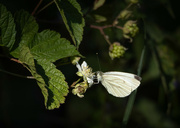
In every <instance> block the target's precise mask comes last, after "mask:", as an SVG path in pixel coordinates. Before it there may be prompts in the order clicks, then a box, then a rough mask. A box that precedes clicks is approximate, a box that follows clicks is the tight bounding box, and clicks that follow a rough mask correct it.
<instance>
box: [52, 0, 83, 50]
mask: <svg viewBox="0 0 180 128" xmlns="http://www.w3.org/2000/svg"><path fill="white" fill-rule="evenodd" d="M54 2H55V3H56V6H57V8H58V10H59V12H60V13H61V16H62V18H63V21H64V23H65V25H66V28H67V30H68V31H69V33H70V36H71V38H72V40H73V42H74V44H75V45H76V46H77V48H78V46H79V45H80V43H81V41H82V35H83V27H84V25H85V23H84V18H83V16H82V12H81V7H80V5H79V4H78V3H77V2H76V0H54Z"/></svg>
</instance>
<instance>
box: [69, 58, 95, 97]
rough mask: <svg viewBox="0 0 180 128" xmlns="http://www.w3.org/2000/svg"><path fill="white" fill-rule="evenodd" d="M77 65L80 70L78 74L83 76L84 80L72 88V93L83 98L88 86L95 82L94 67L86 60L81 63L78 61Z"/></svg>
mask: <svg viewBox="0 0 180 128" xmlns="http://www.w3.org/2000/svg"><path fill="white" fill-rule="evenodd" d="M76 67H77V68H78V72H77V73H76V74H77V75H78V76H80V77H83V82H81V83H78V84H76V85H75V86H74V89H73V90H72V93H73V94H74V95H77V96H79V97H80V98H82V97H84V95H83V94H84V93H85V92H86V90H87V88H88V87H90V86H91V85H92V84H93V80H92V76H93V73H92V69H91V68H90V67H89V66H88V65H87V63H86V62H85V61H83V63H82V64H81V65H79V63H78V62H76Z"/></svg>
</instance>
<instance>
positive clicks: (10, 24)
mask: <svg viewBox="0 0 180 128" xmlns="http://www.w3.org/2000/svg"><path fill="white" fill-rule="evenodd" d="M0 34H1V35H0V46H5V47H7V48H8V49H9V50H11V48H12V46H13V45H14V42H15V36H16V30H15V23H14V19H13V17H12V14H11V13H10V12H9V11H7V9H6V8H5V6H3V5H2V4H0Z"/></svg>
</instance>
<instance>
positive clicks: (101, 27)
mask: <svg viewBox="0 0 180 128" xmlns="http://www.w3.org/2000/svg"><path fill="white" fill-rule="evenodd" d="M90 27H91V28H95V29H98V30H99V31H100V33H101V34H102V35H103V36H104V39H105V40H106V42H107V43H108V44H109V45H111V42H110V40H109V39H108V36H107V35H106V34H105V33H104V31H103V29H105V28H110V27H112V25H106V26H95V25H91V26H90Z"/></svg>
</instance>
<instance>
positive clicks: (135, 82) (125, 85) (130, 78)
mask: <svg viewBox="0 0 180 128" xmlns="http://www.w3.org/2000/svg"><path fill="white" fill-rule="evenodd" d="M140 80H141V78H140V77H139V76H137V75H134V74H131V73H124V72H105V73H102V76H101V83H102V85H103V86H104V87H105V88H106V89H107V91H108V92H109V93H110V94H111V95H113V96H116V97H125V96H128V95H129V94H130V93H131V92H132V91H134V90H135V89H136V88H137V87H138V86H139V85H140Z"/></svg>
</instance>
